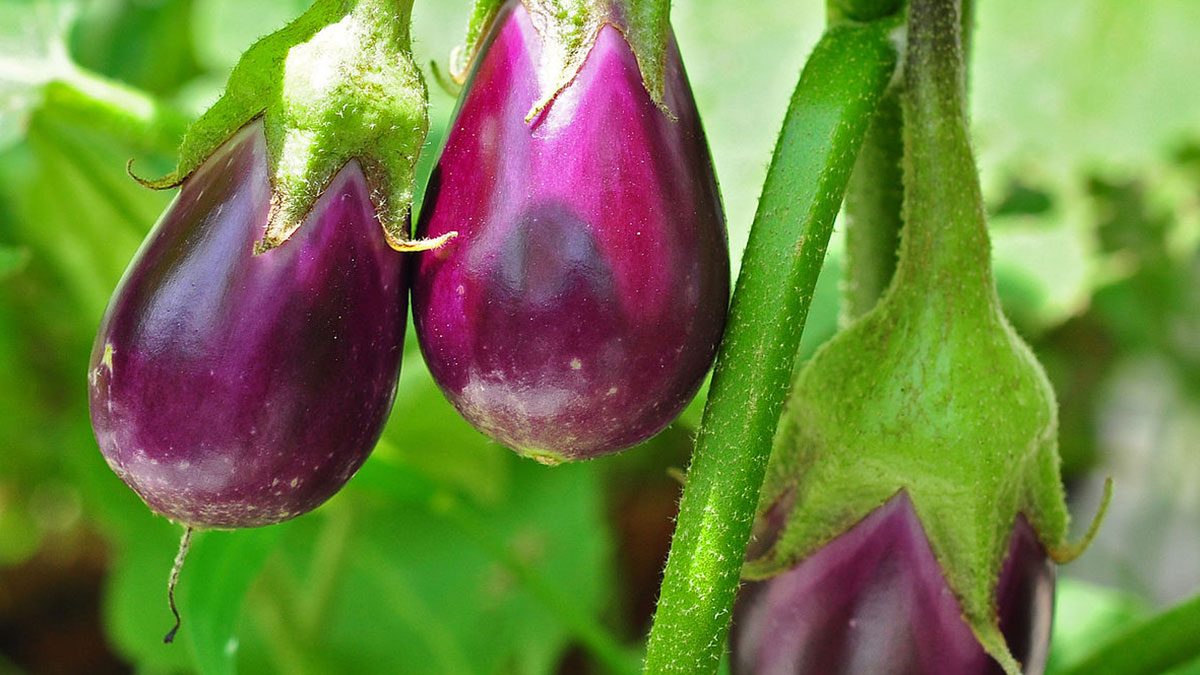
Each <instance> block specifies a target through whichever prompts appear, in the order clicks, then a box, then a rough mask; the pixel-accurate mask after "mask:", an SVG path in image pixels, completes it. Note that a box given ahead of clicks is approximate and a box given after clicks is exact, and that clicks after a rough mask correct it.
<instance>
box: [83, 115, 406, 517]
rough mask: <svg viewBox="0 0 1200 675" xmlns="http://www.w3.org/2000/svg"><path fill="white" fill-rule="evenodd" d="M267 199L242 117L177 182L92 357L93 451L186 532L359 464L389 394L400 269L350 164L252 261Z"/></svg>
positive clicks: (317, 496)
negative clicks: (279, 241)
mask: <svg viewBox="0 0 1200 675" xmlns="http://www.w3.org/2000/svg"><path fill="white" fill-rule="evenodd" d="M269 206H270V188H269V185H268V179H267V160H266V150H265V141H264V138H263V133H262V126H261V124H258V123H255V124H253V125H250V126H249V127H247V128H246V129H244V130H243V131H241V132H239V133H238V134H237V135H236V136H235V137H234V138H233V139H231V140H230V141H228V142H227V143H226V144H225V145H224V146H223V147H222V148H221V149H220V150H218V151H217V152H216V153H215V154H214V155H213V156H212V157H211V158H210V159H209V160H208V161H206V162H205V163H204V164H203V166H201V167H200V169H199V170H198V171H197V172H196V173H195V174H193V175H192V176H191V177H190V178H189V179H188V180H187V181H186V182H185V183H184V185H183V189H182V190H181V191H180V193H179V196H178V198H177V199H176V200H175V202H174V203H173V204H172V205H171V206H170V208H168V210H167V211H166V213H165V214H164V215H163V217H162V218H161V219H160V220H159V223H158V225H156V226H155V228H154V230H153V231H152V232H151V234H150V236H149V238H148V239H147V241H146V242H145V243H144V244H143V245H142V249H141V250H140V251H139V252H138V255H137V257H136V258H135V259H134V261H133V262H132V264H131V265H130V267H129V269H128V270H127V271H126V272H125V277H124V278H123V279H122V281H121V284H120V286H119V287H118V288H117V291H116V293H115V295H114V296H113V300H112V302H111V303H110V305H109V308H108V311H107V312H106V315H105V317H104V320H103V322H102V324H101V326H100V333H99V335H98V336H97V338H96V344H95V347H94V349H93V352H92V361H91V369H90V371H89V376H90V377H89V384H90V387H89V391H90V403H91V413H92V427H93V429H94V430H95V432H96V438H97V440H98V441H99V443H100V448H101V451H102V452H103V453H104V457H105V459H106V460H107V461H108V463H109V466H111V467H112V468H113V470H114V471H115V472H116V473H117V475H118V476H120V477H121V479H122V480H124V481H125V482H126V483H127V484H128V485H129V486H130V487H132V488H133V489H134V490H135V491H136V492H137V493H138V494H139V495H141V497H142V499H144V500H145V502H146V504H148V505H149V506H150V508H151V509H153V510H154V511H156V512H158V513H160V514H162V515H165V516H167V517H168V518H171V519H172V520H176V521H179V522H181V523H184V524H187V525H192V526H197V527H216V528H233V527H252V526H257V525H267V524H270V523H276V522H279V521H282V520H286V519H288V518H292V517H294V516H297V515H299V514H302V513H305V512H306V511H309V510H311V509H313V508H315V507H316V506H317V505H319V504H320V503H321V502H323V501H325V500H326V499H328V498H329V497H330V496H331V495H333V493H334V492H336V491H337V490H338V489H339V488H341V487H342V485H343V484H344V483H345V482H346V480H347V479H349V478H350V476H351V475H352V474H353V473H354V472H355V471H356V470H357V469H358V467H359V466H360V465H361V464H362V463H363V460H365V459H366V457H367V454H368V453H369V452H370V450H371V448H372V447H373V446H374V444H375V441H376V440H377V439H378V437H379V434H380V431H381V429H382V427H383V423H384V421H385V419H386V417H387V413H388V411H389V409H390V407H391V402H392V398H393V396H394V395H395V389H396V378H397V377H398V375H399V367H400V356H401V353H402V348H403V344H402V343H403V339H404V317H405V291H406V285H405V282H406V278H405V275H406V270H405V269H404V262H403V261H404V257H403V256H402V255H401V254H399V253H396V252H394V251H392V250H391V249H390V248H388V246H387V243H386V240H385V238H384V234H383V230H382V229H381V227H380V225H379V222H378V221H377V220H376V217H375V210H374V207H373V206H372V204H371V202H370V199H369V197H368V191H367V186H366V182H365V180H364V178H363V175H362V172H361V170H360V169H359V168H358V166H357V164H356V163H351V164H349V165H347V166H346V168H344V169H343V170H342V171H341V172H340V173H339V174H338V175H337V176H336V177H335V178H334V180H333V181H332V183H331V184H330V186H329V188H328V189H327V190H326V192H325V194H324V195H323V196H322V197H321V198H320V200H319V201H318V202H317V204H316V207H315V208H314V210H313V212H312V214H311V215H310V216H309V218H308V219H307V220H305V222H304V223H303V225H301V227H300V228H299V229H298V230H297V231H296V232H295V234H293V235H292V237H291V238H290V239H289V240H288V241H286V242H285V243H284V244H283V245H281V246H279V247H278V248H275V249H272V250H270V251H267V252H265V253H263V254H261V255H257V256H256V255H253V253H252V249H253V246H254V243H255V242H256V241H257V240H258V239H259V238H261V237H262V235H263V233H264V231H265V226H266V222H267V211H268V208H269ZM109 347H111V358H110V359H106V357H105V354H106V351H107V350H108V348H109ZM109 363H111V366H110V365H109Z"/></svg>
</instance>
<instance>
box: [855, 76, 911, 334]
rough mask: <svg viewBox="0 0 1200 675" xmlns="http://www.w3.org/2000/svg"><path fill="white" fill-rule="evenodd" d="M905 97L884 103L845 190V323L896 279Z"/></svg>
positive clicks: (892, 95) (892, 97)
mask: <svg viewBox="0 0 1200 675" xmlns="http://www.w3.org/2000/svg"><path fill="white" fill-rule="evenodd" d="M902 125H903V118H902V116H901V113H900V97H899V95H898V94H897V93H896V92H890V93H888V95H887V96H885V97H884V98H883V100H882V101H880V102H879V109H878V111H877V112H876V113H875V118H874V119H873V120H872V121H871V128H870V129H869V130H868V131H867V137H866V138H865V139H864V140H863V147H862V150H861V151H860V152H859V153H858V162H857V163H856V164H855V165H854V173H853V174H852V175H851V176H850V185H849V187H848V188H847V189H846V208H845V216H846V220H847V229H846V271H845V278H844V279H843V280H842V310H841V312H842V316H841V319H842V324H843V325H845V324H848V323H849V322H850V321H852V320H854V319H856V318H858V317H860V316H862V315H863V314H866V313H867V311H869V310H870V309H871V308H872V307H874V306H875V303H876V301H878V300H879V298H880V296H882V295H883V292H884V291H885V290H887V287H888V284H890V283H891V281H892V274H893V273H894V272H895V271H896V249H897V247H898V246H899V243H900V227H901V224H902V221H901V217H900V209H901V206H902V204H903V202H904V185H903V178H904V172H903V171H902V170H901V167H900V163H901V161H902V160H903V158H904V141H903V138H902V136H901V133H902V130H901V127H902Z"/></svg>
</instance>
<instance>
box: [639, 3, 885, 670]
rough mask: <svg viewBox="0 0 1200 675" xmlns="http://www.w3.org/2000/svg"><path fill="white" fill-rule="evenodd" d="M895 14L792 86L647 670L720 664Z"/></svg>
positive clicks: (848, 30) (817, 57) (845, 36)
mask: <svg viewBox="0 0 1200 675" xmlns="http://www.w3.org/2000/svg"><path fill="white" fill-rule="evenodd" d="M892 27H893V24H892V23H891V22H888V21H881V22H875V23H871V24H865V25H861V24H860V25H850V24H847V25H844V26H838V27H834V28H832V29H830V30H829V31H827V32H826V34H825V35H824V36H823V37H822V39H821V41H820V42H819V43H818V44H817V47H816V49H815V50H814V51H813V54H812V56H811V57H810V58H809V61H808V63H807V65H806V66H805V68H804V72H803V73H802V74H801V77H800V82H799V83H798V84H797V86H796V91H795V93H794V94H793V96H792V102H791V105H790V106H789V108H788V113H787V117H786V118H785V120H784V124H783V130H782V132H781V133H780V137H779V141H778V143H777V145H776V149H775V156H774V158H773V160H772V163H771V168H770V170H769V171H768V174H767V179H766V183H765V184H764V186H763V193H762V197H761V199H760V202H759V208H758V213H757V215H756V217H755V222H754V225H753V227H752V229H751V232H750V240H749V243H748V244H747V247H746V252H745V256H744V258H743V264H742V274H741V275H740V276H739V278H738V283H737V288H736V290H735V292H734V296H733V304H732V307H731V310H730V321H729V327H728V330H727V332H726V336H725V341H724V343H723V344H722V347H721V352H720V353H719V355H718V358H717V366H716V372H715V374H714V376H713V382H712V387H711V390H710V393H709V398H708V403H707V406H706V408H705V413H704V422H703V426H702V428H701V430H700V434H699V437H698V438H697V442H696V450H695V454H694V455H693V458H692V464H691V467H690V468H689V471H688V476H687V486H686V488H685V490H684V494H683V499H682V502H681V504H680V515H679V520H678V525H677V528H676V532H675V537H674V540H673V542H672V546H671V553H670V557H669V559H668V561H667V568H666V575H665V578H664V580H663V586H662V592H661V595H660V597H659V603H658V609H657V613H656V615H655V621H654V628H653V630H652V631H651V633H650V643H649V647H648V652H647V657H646V667H645V671H646V672H647V673H666V672H687V673H712V672H715V671H716V669H717V666H718V664H719V662H720V657H721V654H722V653H723V652H724V650H725V638H726V635H727V633H728V630H729V619H730V615H731V611H730V610H731V607H732V605H733V598H734V593H735V591H736V589H737V585H738V579H739V576H740V573H741V567H742V560H743V556H744V553H745V549H746V543H747V540H748V539H749V536H750V527H751V524H752V522H753V518H754V511H755V507H756V505H757V503H758V492H759V488H760V486H761V485H762V480H763V475H764V472H765V468H766V463H767V459H768V457H769V455H770V452H771V442H772V438H773V436H774V434H775V428H776V426H777V424H778V422H779V414H780V410H781V408H782V406H783V402H784V399H785V397H786V395H787V391H788V382H789V380H790V377H791V373H792V367H793V364H794V361H795V355H796V349H797V347H798V345H799V341H800V334H801V331H802V330H803V327H804V322H805V318H806V316H807V314H808V308H809V305H810V303H811V301H812V293H813V288H814V286H815V285H816V281H817V276H818V274H819V273H820V268H821V264H822V262H823V260H824V257H825V250H826V246H827V245H828V242H829V234H830V231H831V229H832V226H833V221H834V218H835V216H836V214H837V211H838V208H839V207H840V205H841V201H842V195H843V194H844V191H845V188H846V182H847V181H848V179H849V174H850V170H851V168H852V166H853V163H854V159H855V155H856V153H857V151H858V148H859V146H860V144H861V142H862V138H863V135H864V134H865V133H866V129H867V126H868V124H869V122H870V118H871V115H872V114H874V111H875V107H876V104H877V103H878V101H879V99H880V97H881V96H882V95H883V93H884V90H885V88H886V87H887V84H888V82H889V81H890V80H891V77H892V74H893V71H894V69H895V66H896V61H897V58H896V52H895V50H894V48H893V46H892V44H891V42H890V39H889V31H890V29H891V28H892Z"/></svg>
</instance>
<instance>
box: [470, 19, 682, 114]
mask: <svg viewBox="0 0 1200 675" xmlns="http://www.w3.org/2000/svg"><path fill="white" fill-rule="evenodd" d="M516 2H520V3H521V4H523V5H524V6H525V9H526V11H527V12H528V13H529V17H530V19H531V22H532V24H533V27H534V29H535V30H536V31H537V33H538V36H539V37H540V38H541V43H542V46H541V50H540V54H539V58H538V63H537V64H536V68H537V74H538V78H537V79H538V97H537V99H535V101H534V102H533V105H532V106H531V107H530V109H529V111H528V112H527V113H526V115H525V121H526V122H530V121H532V120H533V119H535V118H536V117H537V116H538V115H540V114H541V113H542V111H543V110H545V108H546V106H547V105H549V104H550V102H551V101H553V100H554V99H555V97H557V96H558V94H559V93H560V92H561V91H562V90H563V89H565V88H566V87H567V85H569V84H570V83H571V82H572V81H573V80H574V79H575V78H576V76H578V75H579V71H580V69H582V68H583V63H584V61H585V60H586V59H587V56H588V53H589V52H591V50H592V47H593V46H594V45H595V44H596V38H597V37H598V36H599V35H600V29H601V28H603V27H604V26H606V25H607V26H612V27H614V28H616V29H617V30H618V31H620V32H621V34H622V35H624V36H625V40H626V41H627V42H628V43H629V46H630V48H631V49H632V50H633V54H634V57H635V58H636V59H637V64H638V69H639V70H640V71H641V74H642V84H643V85H645V87H646V91H647V92H649V93H650V98H651V100H653V101H654V103H655V105H657V106H658V107H659V108H661V109H662V110H664V111H665V112H667V114H668V115H670V114H672V111H671V110H670V109H669V106H668V104H667V102H666V99H665V97H664V96H665V94H664V91H665V89H664V87H665V84H664V82H665V77H666V75H665V70H666V63H667V49H668V45H669V43H670V40H671V25H670V12H671V3H670V0H476V2H475V7H474V9H473V11H472V13H471V19H470V23H469V25H468V27H467V39H466V43H465V44H464V45H463V46H462V47H460V48H458V49H456V50H455V52H454V54H453V55H451V62H450V71H451V75H452V76H453V77H454V79H455V80H457V81H458V82H460V83H461V82H464V81H466V77H467V73H468V72H469V71H470V68H471V63H472V62H473V61H474V59H475V57H476V56H477V55H478V53H479V50H480V47H481V46H482V43H483V39H484V37H486V36H487V34H488V30H489V28H490V27H491V24H492V22H493V21H495V19H496V16H497V15H498V14H499V13H500V10H501V8H503V7H504V6H505V5H506V4H513V3H516Z"/></svg>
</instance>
